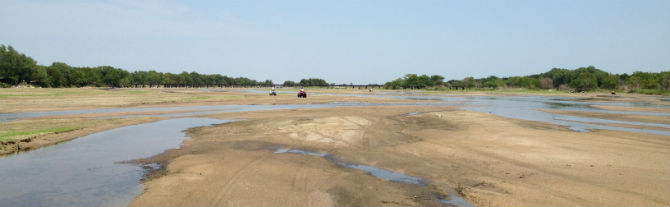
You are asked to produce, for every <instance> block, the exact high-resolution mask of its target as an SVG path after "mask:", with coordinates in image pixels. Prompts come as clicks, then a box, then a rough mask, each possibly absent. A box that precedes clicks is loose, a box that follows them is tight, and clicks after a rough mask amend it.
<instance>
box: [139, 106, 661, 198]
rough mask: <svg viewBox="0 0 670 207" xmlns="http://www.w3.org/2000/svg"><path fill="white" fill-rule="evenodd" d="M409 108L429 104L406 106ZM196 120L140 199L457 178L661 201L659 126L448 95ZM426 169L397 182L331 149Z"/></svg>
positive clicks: (397, 192)
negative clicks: (590, 123) (551, 116)
mask: <svg viewBox="0 0 670 207" xmlns="http://www.w3.org/2000/svg"><path fill="white" fill-rule="evenodd" d="M411 112H425V113H420V114H417V115H407V114H408V113H411ZM212 117H215V118H222V119H246V120H243V121H239V122H234V123H229V124H224V125H218V126H214V127H202V128H196V129H192V130H190V131H189V135H190V136H192V137H193V139H191V140H188V141H186V142H184V144H183V146H182V148H181V149H178V150H170V151H167V152H166V153H163V154H161V155H157V156H155V157H153V158H150V159H146V160H143V162H161V163H164V164H165V167H166V169H165V170H164V171H160V172H158V173H157V174H155V175H154V176H153V177H152V178H151V179H149V180H148V181H147V182H146V183H145V187H146V188H145V191H144V193H143V194H141V195H140V196H138V197H137V198H136V199H135V200H134V201H133V202H132V203H131V205H133V206H147V205H149V206H152V205H163V206H165V205H167V206H177V205H189V206H193V205H223V206H231V205H245V206H249V205H252V206H264V205H270V206H278V205H280V206H284V205H300V206H304V205H311V206H315V205H316V206H333V205H337V206H340V205H356V206H361V205H364V206H379V205H384V206H386V205H402V206H416V205H438V203H437V198H441V197H445V196H446V195H449V194H453V193H454V191H452V190H451V189H454V190H455V191H456V192H460V193H461V194H463V195H464V197H465V198H466V199H467V200H469V201H470V202H472V203H474V204H476V205H478V206H585V205H590V206H604V205H608V206H609V205H614V206H664V205H667V204H668V203H669V202H670V199H669V198H668V194H670V187H669V186H668V183H669V182H670V178H669V177H668V174H670V165H669V164H668V160H669V157H670V147H669V145H670V142H669V140H668V138H667V137H665V136H661V135H651V134H641V133H627V132H619V131H616V132H615V131H606V130H603V131H594V132H589V133H579V132H573V131H569V130H567V129H565V128H563V127H560V126H556V125H551V124H545V123H538V122H530V121H522V120H516V119H510V118H504V117H499V116H495V115H490V114H485V113H479V112H471V111H464V110H460V109H456V108H449V107H374V108H371V107H361V108H337V109H309V110H282V111H265V112H250V113H249V112H247V113H234V114H223V115H216V116H212ZM278 146H282V147H288V148H302V149H309V150H313V151H318V152H328V153H331V154H333V155H334V156H336V157H337V158H338V159H341V160H343V161H346V162H349V163H357V164H365V165H370V166H376V167H379V168H382V169H387V170H391V171H395V172H401V173H405V174H407V175H411V176H418V177H422V178H424V179H426V180H428V182H429V184H428V185H427V186H417V185H410V184H402V183H395V182H389V181H386V180H383V179H380V178H376V177H373V176H370V175H368V174H365V173H363V172H360V171H356V170H353V169H349V168H344V167H340V166H338V165H335V164H333V163H331V162H329V161H328V160H327V159H324V158H322V157H314V156H306V155H299V154H275V153H274V152H273V151H274V149H277V147H278Z"/></svg>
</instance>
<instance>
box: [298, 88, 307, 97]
mask: <svg viewBox="0 0 670 207" xmlns="http://www.w3.org/2000/svg"><path fill="white" fill-rule="evenodd" d="M298 98H307V92H305V88H304V87H300V91H298Z"/></svg>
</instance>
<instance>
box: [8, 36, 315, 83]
mask: <svg viewBox="0 0 670 207" xmlns="http://www.w3.org/2000/svg"><path fill="white" fill-rule="evenodd" d="M23 82H25V83H27V84H32V85H35V86H40V87H85V86H93V87H138V88H141V87H166V88H171V87H258V86H261V87H268V86H273V85H274V83H273V82H272V80H265V81H256V80H253V79H249V78H246V77H229V76H225V75H220V74H199V73H197V72H190V73H189V72H182V73H178V74H174V73H162V72H157V71H154V70H149V71H134V72H128V71H126V70H123V69H120V68H115V67H111V66H98V67H73V66H70V65H67V64H66V63H61V62H54V63H52V64H51V65H49V66H44V65H38V64H37V62H36V61H35V60H33V59H32V58H31V57H29V56H26V55H25V54H22V53H19V52H18V51H16V50H15V49H14V48H13V47H12V46H5V45H0V87H10V86H12V85H18V84H19V83H23ZM287 82H288V83H293V84H290V86H328V83H327V82H326V81H325V80H323V79H318V78H310V79H302V80H301V81H300V82H299V83H295V82H293V81H287ZM285 83H286V82H285Z"/></svg>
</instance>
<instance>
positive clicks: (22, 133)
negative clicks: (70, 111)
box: [0, 127, 81, 141]
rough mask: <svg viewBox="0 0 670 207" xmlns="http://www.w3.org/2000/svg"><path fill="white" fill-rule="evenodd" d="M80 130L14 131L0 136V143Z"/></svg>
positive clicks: (67, 128)
mask: <svg viewBox="0 0 670 207" xmlns="http://www.w3.org/2000/svg"><path fill="white" fill-rule="evenodd" d="M77 129H81V127H56V128H50V129H37V130H29V131H14V132H7V133H2V134H0V141H11V140H16V139H21V138H25V137H30V136H34V135H41V134H48V133H60V132H66V131H72V130H77Z"/></svg>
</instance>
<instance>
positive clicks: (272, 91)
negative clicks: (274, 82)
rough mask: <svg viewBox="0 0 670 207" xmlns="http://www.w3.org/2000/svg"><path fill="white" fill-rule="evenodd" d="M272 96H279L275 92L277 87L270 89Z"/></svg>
mask: <svg viewBox="0 0 670 207" xmlns="http://www.w3.org/2000/svg"><path fill="white" fill-rule="evenodd" d="M270 96H277V92H275V86H272V88H271V89H270Z"/></svg>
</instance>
